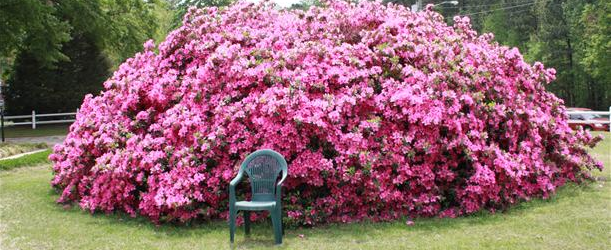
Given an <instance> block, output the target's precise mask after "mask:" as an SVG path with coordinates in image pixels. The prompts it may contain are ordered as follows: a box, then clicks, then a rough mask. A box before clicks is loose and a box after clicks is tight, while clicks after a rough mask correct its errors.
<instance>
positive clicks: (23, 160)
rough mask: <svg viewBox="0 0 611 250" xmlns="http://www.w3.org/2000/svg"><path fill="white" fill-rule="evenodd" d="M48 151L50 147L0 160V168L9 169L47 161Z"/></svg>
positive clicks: (49, 151)
mask: <svg viewBox="0 0 611 250" xmlns="http://www.w3.org/2000/svg"><path fill="white" fill-rule="evenodd" d="M50 153H51V149H47V150H45V151H41V152H38V153H33V154H29V155H24V156H22V157H19V158H14V159H8V160H0V170H9V169H13V168H18V167H27V166H34V165H37V164H43V163H49V162H50V161H49V159H48V158H49V154H50Z"/></svg>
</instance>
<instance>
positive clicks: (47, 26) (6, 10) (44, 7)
mask: <svg viewBox="0 0 611 250" xmlns="http://www.w3.org/2000/svg"><path fill="white" fill-rule="evenodd" d="M56 5H57V4H56V3H55V1H40V0H3V1H2V2H0V24H2V28H0V58H3V57H4V58H6V57H10V56H11V55H14V54H15V53H17V51H20V50H28V51H31V52H32V54H33V55H35V57H36V59H37V60H39V61H40V62H41V63H43V64H44V65H51V64H53V63H54V62H57V61H60V60H66V59H67V58H66V56H65V55H63V54H62V53H61V52H60V49H61V44H62V43H64V42H66V41H68V40H69V39H70V34H69V32H70V29H71V27H70V25H69V24H68V23H67V22H66V21H64V20H61V19H60V18H58V16H57V11H56V9H55V6H56ZM3 70H4V69H3V68H0V73H2V71H3Z"/></svg>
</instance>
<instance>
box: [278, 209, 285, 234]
mask: <svg viewBox="0 0 611 250" xmlns="http://www.w3.org/2000/svg"><path fill="white" fill-rule="evenodd" d="M278 210H280V212H279V215H278V217H280V228H282V236H284V222H283V221H282V207H281V206H280V207H278Z"/></svg>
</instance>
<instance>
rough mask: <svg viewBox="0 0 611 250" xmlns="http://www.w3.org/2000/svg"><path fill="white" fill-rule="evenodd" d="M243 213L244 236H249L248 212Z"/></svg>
mask: <svg viewBox="0 0 611 250" xmlns="http://www.w3.org/2000/svg"><path fill="white" fill-rule="evenodd" d="M243 213H244V234H245V235H249V234H250V211H243Z"/></svg>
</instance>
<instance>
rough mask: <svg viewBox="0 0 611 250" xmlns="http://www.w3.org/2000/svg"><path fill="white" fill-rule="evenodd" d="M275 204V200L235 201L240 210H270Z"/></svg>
mask: <svg viewBox="0 0 611 250" xmlns="http://www.w3.org/2000/svg"><path fill="white" fill-rule="evenodd" d="M275 206H276V202H275V201H238V202H236V203H235V207H236V208H237V209H238V210H255V211H256V210H270V209H272V208H274V207H275Z"/></svg>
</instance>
